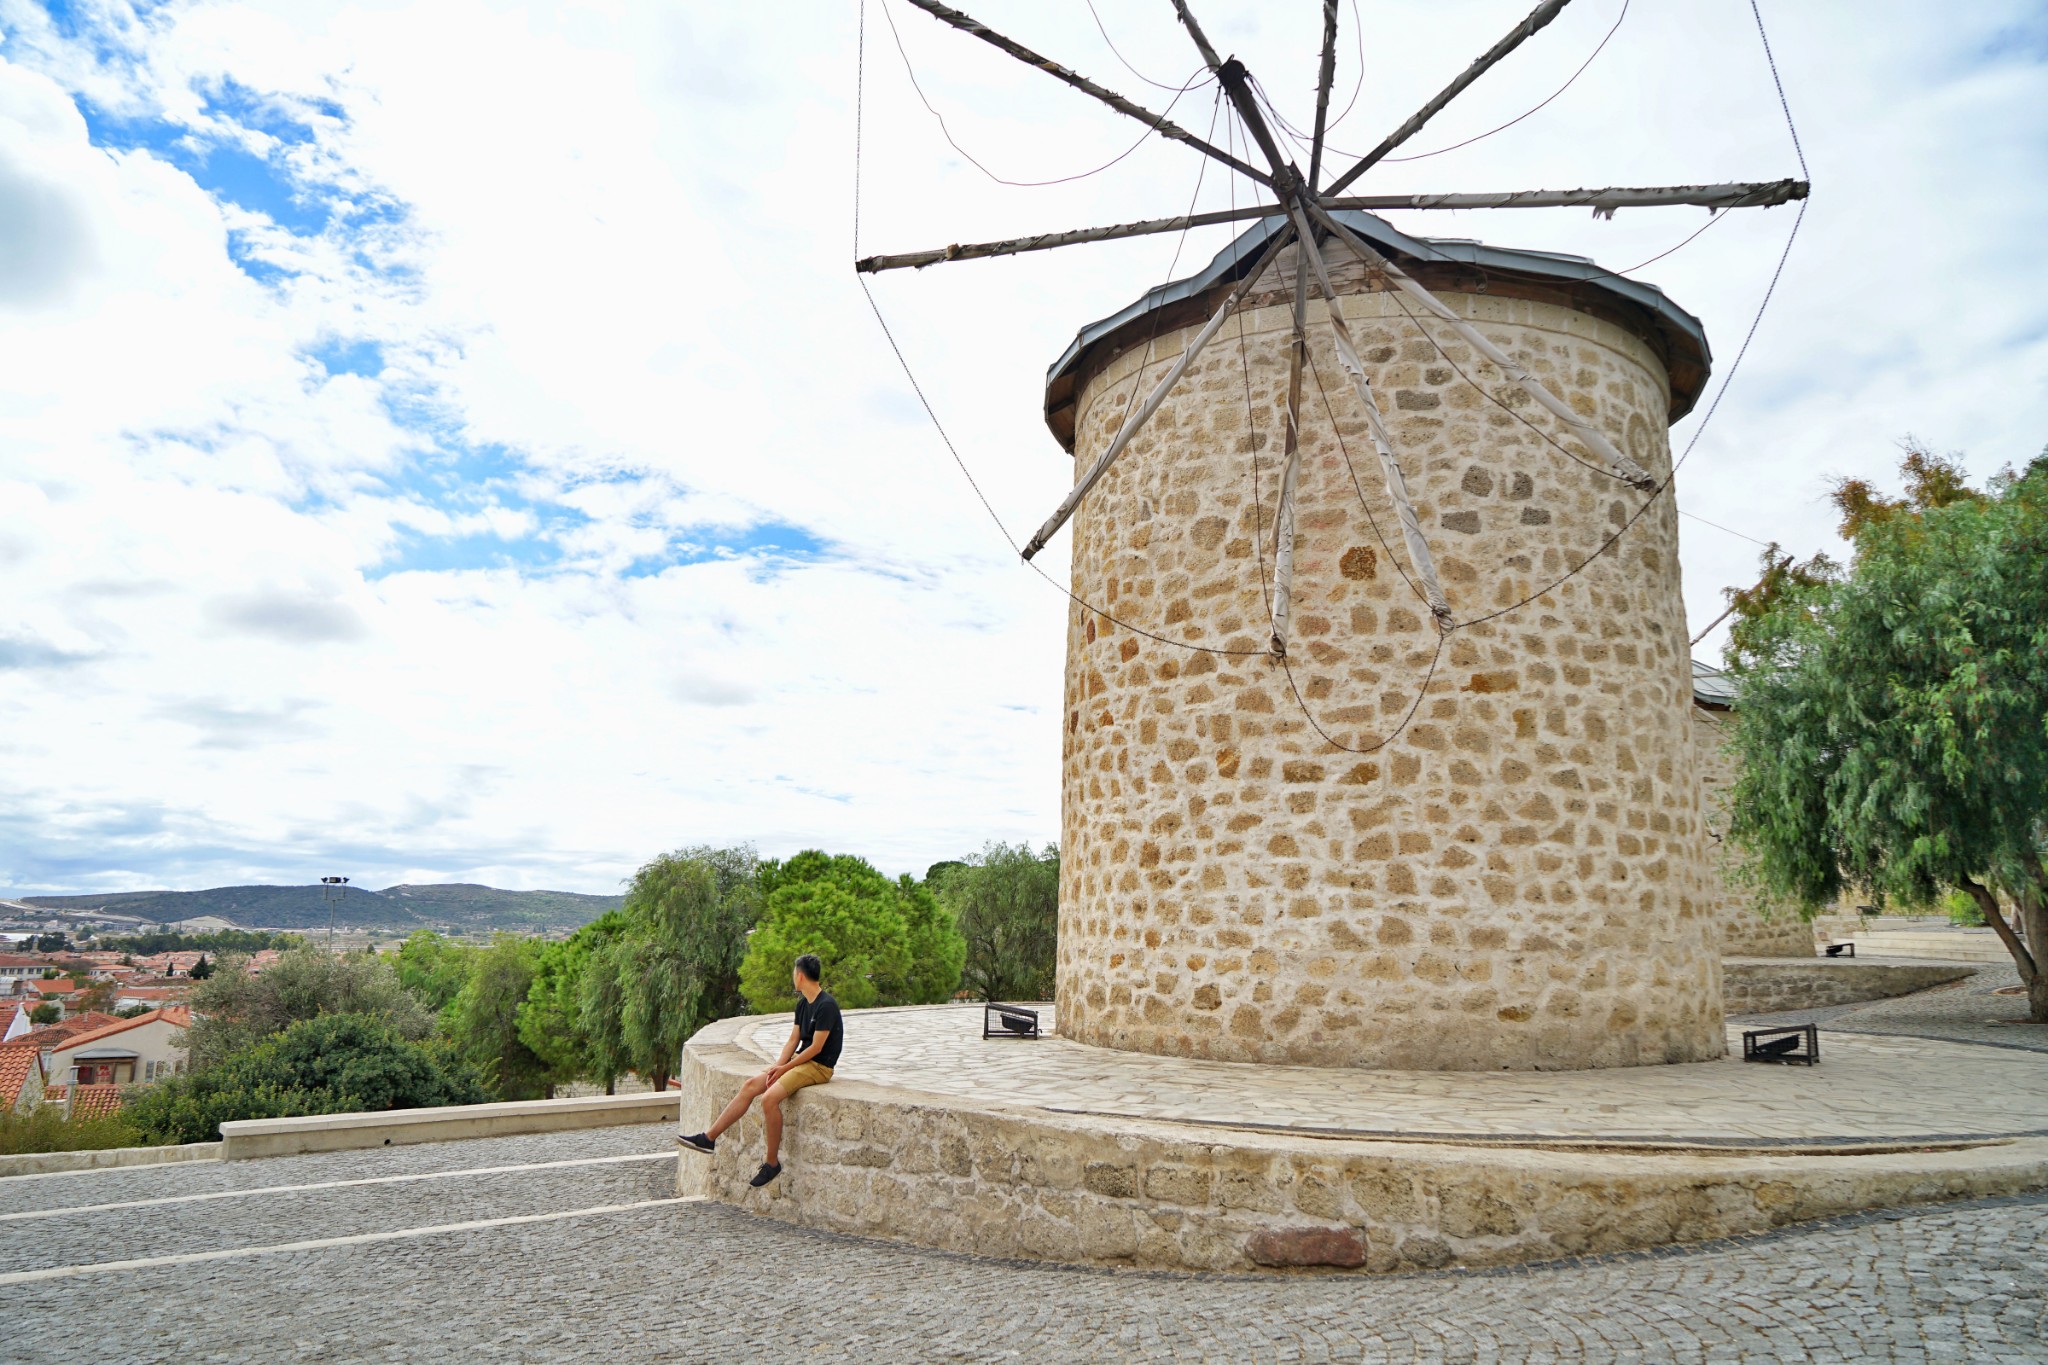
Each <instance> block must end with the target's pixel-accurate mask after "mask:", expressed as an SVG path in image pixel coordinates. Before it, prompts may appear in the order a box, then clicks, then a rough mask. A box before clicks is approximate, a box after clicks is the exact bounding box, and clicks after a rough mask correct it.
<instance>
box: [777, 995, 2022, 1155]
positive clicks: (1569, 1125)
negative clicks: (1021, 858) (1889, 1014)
mask: <svg viewBox="0 0 2048 1365" xmlns="http://www.w3.org/2000/svg"><path fill="white" fill-rule="evenodd" d="M1051 1020H1052V1011H1051V1008H1050V1007H1049V1006H1047V1007H1042V1012H1041V1023H1042V1025H1043V1026H1044V1027H1046V1028H1048V1029H1049V1028H1050V1027H1051ZM848 1029H849V1032H848V1038H849V1044H848V1052H847V1054H846V1060H845V1062H844V1063H843V1064H842V1066H841V1068H840V1072H839V1076H840V1078H843V1079H846V1080H860V1081H869V1082H873V1083H876V1084H880V1085H886V1086H889V1087H892V1088H894V1089H897V1090H899V1091H904V1090H907V1091H917V1092H922V1093H927V1094H936V1095H942V1096H947V1097H952V1098H961V1099H971V1100H974V1101H976V1102H978V1103H982V1104H1010V1105H1016V1106H1019V1107H1025V1108H1038V1109H1050V1110H1054V1111H1059V1112H1066V1113H1085V1114H1093V1115H1107V1116H1122V1117H1134V1118H1150V1119H1164V1120H1172V1121H1178V1122H1195V1123H1209V1124H1220V1125H1225V1126H1231V1127H1263V1128H1276V1129H1287V1130H1293V1131H1313V1132H1318V1133H1343V1134H1347V1135H1372V1136H1381V1135H1387V1136H1399V1137H1409V1138H1415V1137H1423V1136H1430V1137H1450V1136H1455V1137H1460V1138H1496V1139H1501V1138H1532V1137H1533V1138H1555V1139H1564V1140H1591V1139H1631V1140H1636V1141H1643V1142H1668V1141H1705V1142H1715V1143H1729V1144H1735V1145H1745V1146H1770V1145H1788V1144H1796V1143H1802V1142H1816V1141H1824V1140H1836V1139H1841V1140H1850V1141H1866V1142H1867V1141H1873V1140H1890V1139H1899V1138H1906V1137H1960V1136H1965V1135H1986V1134H2019V1133H2030V1134H2040V1133H2048V1070H2044V1068H2043V1067H2042V1065H2041V1063H2040V1061H2039V1059H2038V1058H2036V1057H2033V1056H2031V1055H2029V1054H2027V1053H2025V1052H2019V1051H2014V1050H2011V1049H2005V1048H1988V1047H1974V1046H1970V1045H1967V1044H1962V1043H1948V1042H1941V1041H1930V1040H1926V1039H1918V1038H1899V1037H1879V1036H1870V1035H1860V1034H1845V1033H1829V1034H1827V1035H1824V1038H1823V1044H1822V1048H1821V1056H1822V1062H1821V1065H1820V1066H1818V1067H1812V1068H1808V1067H1787V1066H1758V1065H1753V1064H1748V1063H1744V1062H1742V1061H1740V1060H1739V1055H1740V1052H1741V1037H1740V1030H1739V1028H1737V1027H1736V1026H1730V1028H1729V1043H1730V1047H1731V1051H1732V1053H1733V1054H1735V1055H1732V1056H1730V1057H1728V1058H1725V1059H1723V1060H1720V1061H1715V1062H1699V1063H1692V1064H1686V1065H1676V1066H1648V1067H1627V1068H1617V1069H1610V1070H1602V1071H1577V1072H1420V1071H1341V1070H1330V1069H1324V1068H1317V1067H1288V1066H1252V1065H1244V1064H1238V1063H1230V1062H1209V1061H1201V1060H1194V1059H1183V1058H1168V1057H1155V1056H1151V1055H1148V1054H1142V1053H1124V1052H1112V1051H1108V1050H1106V1049H1102V1048H1092V1047H1085V1046H1083V1045H1081V1044H1078V1043H1073V1042H1069V1041H1067V1040H1066V1039H1063V1038H1054V1037H1045V1038H1039V1039H1035V1040H1034V1039H1018V1038H998V1039H990V1040H987V1041H984V1040H983V1039H982V1037H981V1008H980V1006H937V1007H930V1008H922V1009H902V1010H877V1011H861V1012H860V1013H858V1014H856V1015H854V1016H853V1017H852V1019H851V1020H849V1024H848ZM788 1032H789V1026H788V1023H787V1021H786V1020H783V1019H781V1018H779V1017H776V1018H767V1019H762V1020H761V1021H760V1022H758V1023H754V1024H751V1025H748V1026H745V1027H743V1028H742V1029H741V1030H740V1033H739V1041H740V1043H741V1045H742V1046H743V1047H747V1048H748V1049H749V1050H751V1051H753V1052H755V1053H758V1054H759V1055H761V1056H762V1057H763V1058H764V1059H772V1058H773V1057H774V1055H775V1053H776V1050H777V1049H778V1048H780V1047H781V1045H782V1042H783V1040H784V1039H785V1038H786V1037H787V1036H788Z"/></svg>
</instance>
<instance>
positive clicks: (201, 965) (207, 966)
mask: <svg viewBox="0 0 2048 1365" xmlns="http://www.w3.org/2000/svg"><path fill="white" fill-rule="evenodd" d="M191 975H192V979H193V980H194V981H204V980H206V978H207V977H209V976H212V975H213V963H211V962H209V961H208V960H207V959H206V958H204V957H202V958H200V959H199V960H198V961H197V962H195V963H193V964H192V973H191Z"/></svg>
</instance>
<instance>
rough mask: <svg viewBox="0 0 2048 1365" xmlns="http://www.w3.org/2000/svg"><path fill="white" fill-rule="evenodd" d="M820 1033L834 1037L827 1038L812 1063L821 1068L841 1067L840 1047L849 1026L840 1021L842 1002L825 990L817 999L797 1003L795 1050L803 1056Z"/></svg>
mask: <svg viewBox="0 0 2048 1365" xmlns="http://www.w3.org/2000/svg"><path fill="white" fill-rule="evenodd" d="M821 1032H822V1033H827V1034H830V1035H831V1036H830V1037H828V1038H826V1039H825V1046H824V1047H822V1048H820V1049H819V1051H818V1055H817V1056H815V1057H813V1058H811V1060H812V1061H814V1062H816V1063H817V1064H818V1065H819V1066H826V1067H831V1066H838V1065H839V1045H840V1044H841V1043H844V1042H845V1041H846V1027H845V1025H843V1024H841V1023H840V1022H839V1002H838V1001H837V1000H834V999H833V998H832V997H831V995H829V994H828V993H826V992H825V991H819V992H818V998H817V999H816V1000H804V999H802V998H801V997H799V998H798V1000H797V1002H796V1036H797V1044H796V1050H797V1051H798V1052H799V1053H801V1052H802V1051H803V1050H804V1049H805V1048H807V1047H809V1046H810V1045H811V1039H812V1038H813V1037H814V1036H815V1035H817V1034H818V1033H821Z"/></svg>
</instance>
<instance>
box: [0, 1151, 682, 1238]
mask: <svg viewBox="0 0 2048 1365" xmlns="http://www.w3.org/2000/svg"><path fill="white" fill-rule="evenodd" d="M673 1160H675V1157H674V1155H673V1154H671V1153H668V1152H647V1153H635V1154H633V1155H630V1156H592V1157H578V1158H576V1159H573V1160H569V1161H529V1162H524V1163H522V1164H520V1165H517V1166H473V1167H470V1168H468V1169H466V1170H459V1171H420V1172H417V1173H415V1174H412V1175H378V1176H369V1177H366V1178H364V1179H361V1180H320V1181H315V1182H314V1183H312V1184H309V1185H256V1186H252V1187H251V1188H249V1189H246V1190H208V1191H207V1192H206V1193H204V1194H167V1195H162V1196H160V1197H158V1198H155V1199H123V1200H121V1201H119V1202H117V1203H112V1204H68V1205H64V1206H62V1207H59V1208H53V1209H21V1210H17V1211H16V1212H13V1213H0V1223H15V1222H20V1221H21V1220H23V1219H27V1218H56V1217H58V1216H60V1215H65V1214H74V1213H110V1212H112V1211H113V1210H115V1209H143V1208H150V1207H153V1206H155V1205H157V1204H193V1203H198V1202H199V1201H201V1200H208V1199H247V1198H249V1197H251V1196H252V1195H258V1194H298V1193H300V1192H302V1191H305V1190H345V1189H351V1188H353V1187H355V1186H358V1185H399V1184H404V1183H406V1182H407V1181H413V1180H452V1179H455V1178H456V1177H458V1176H465V1175H504V1174H506V1173H507V1172H511V1171H551V1170H556V1169H559V1168H561V1167H565V1166H611V1165H616V1164H617V1163H619V1162H622V1161H673Z"/></svg>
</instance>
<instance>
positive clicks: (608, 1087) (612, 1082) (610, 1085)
mask: <svg viewBox="0 0 2048 1365" xmlns="http://www.w3.org/2000/svg"><path fill="white" fill-rule="evenodd" d="M604 1093H605V1094H607V1095H616V1094H618V1093H619V1078H618V1077H617V1076H606V1077H605V1078H604Z"/></svg>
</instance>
